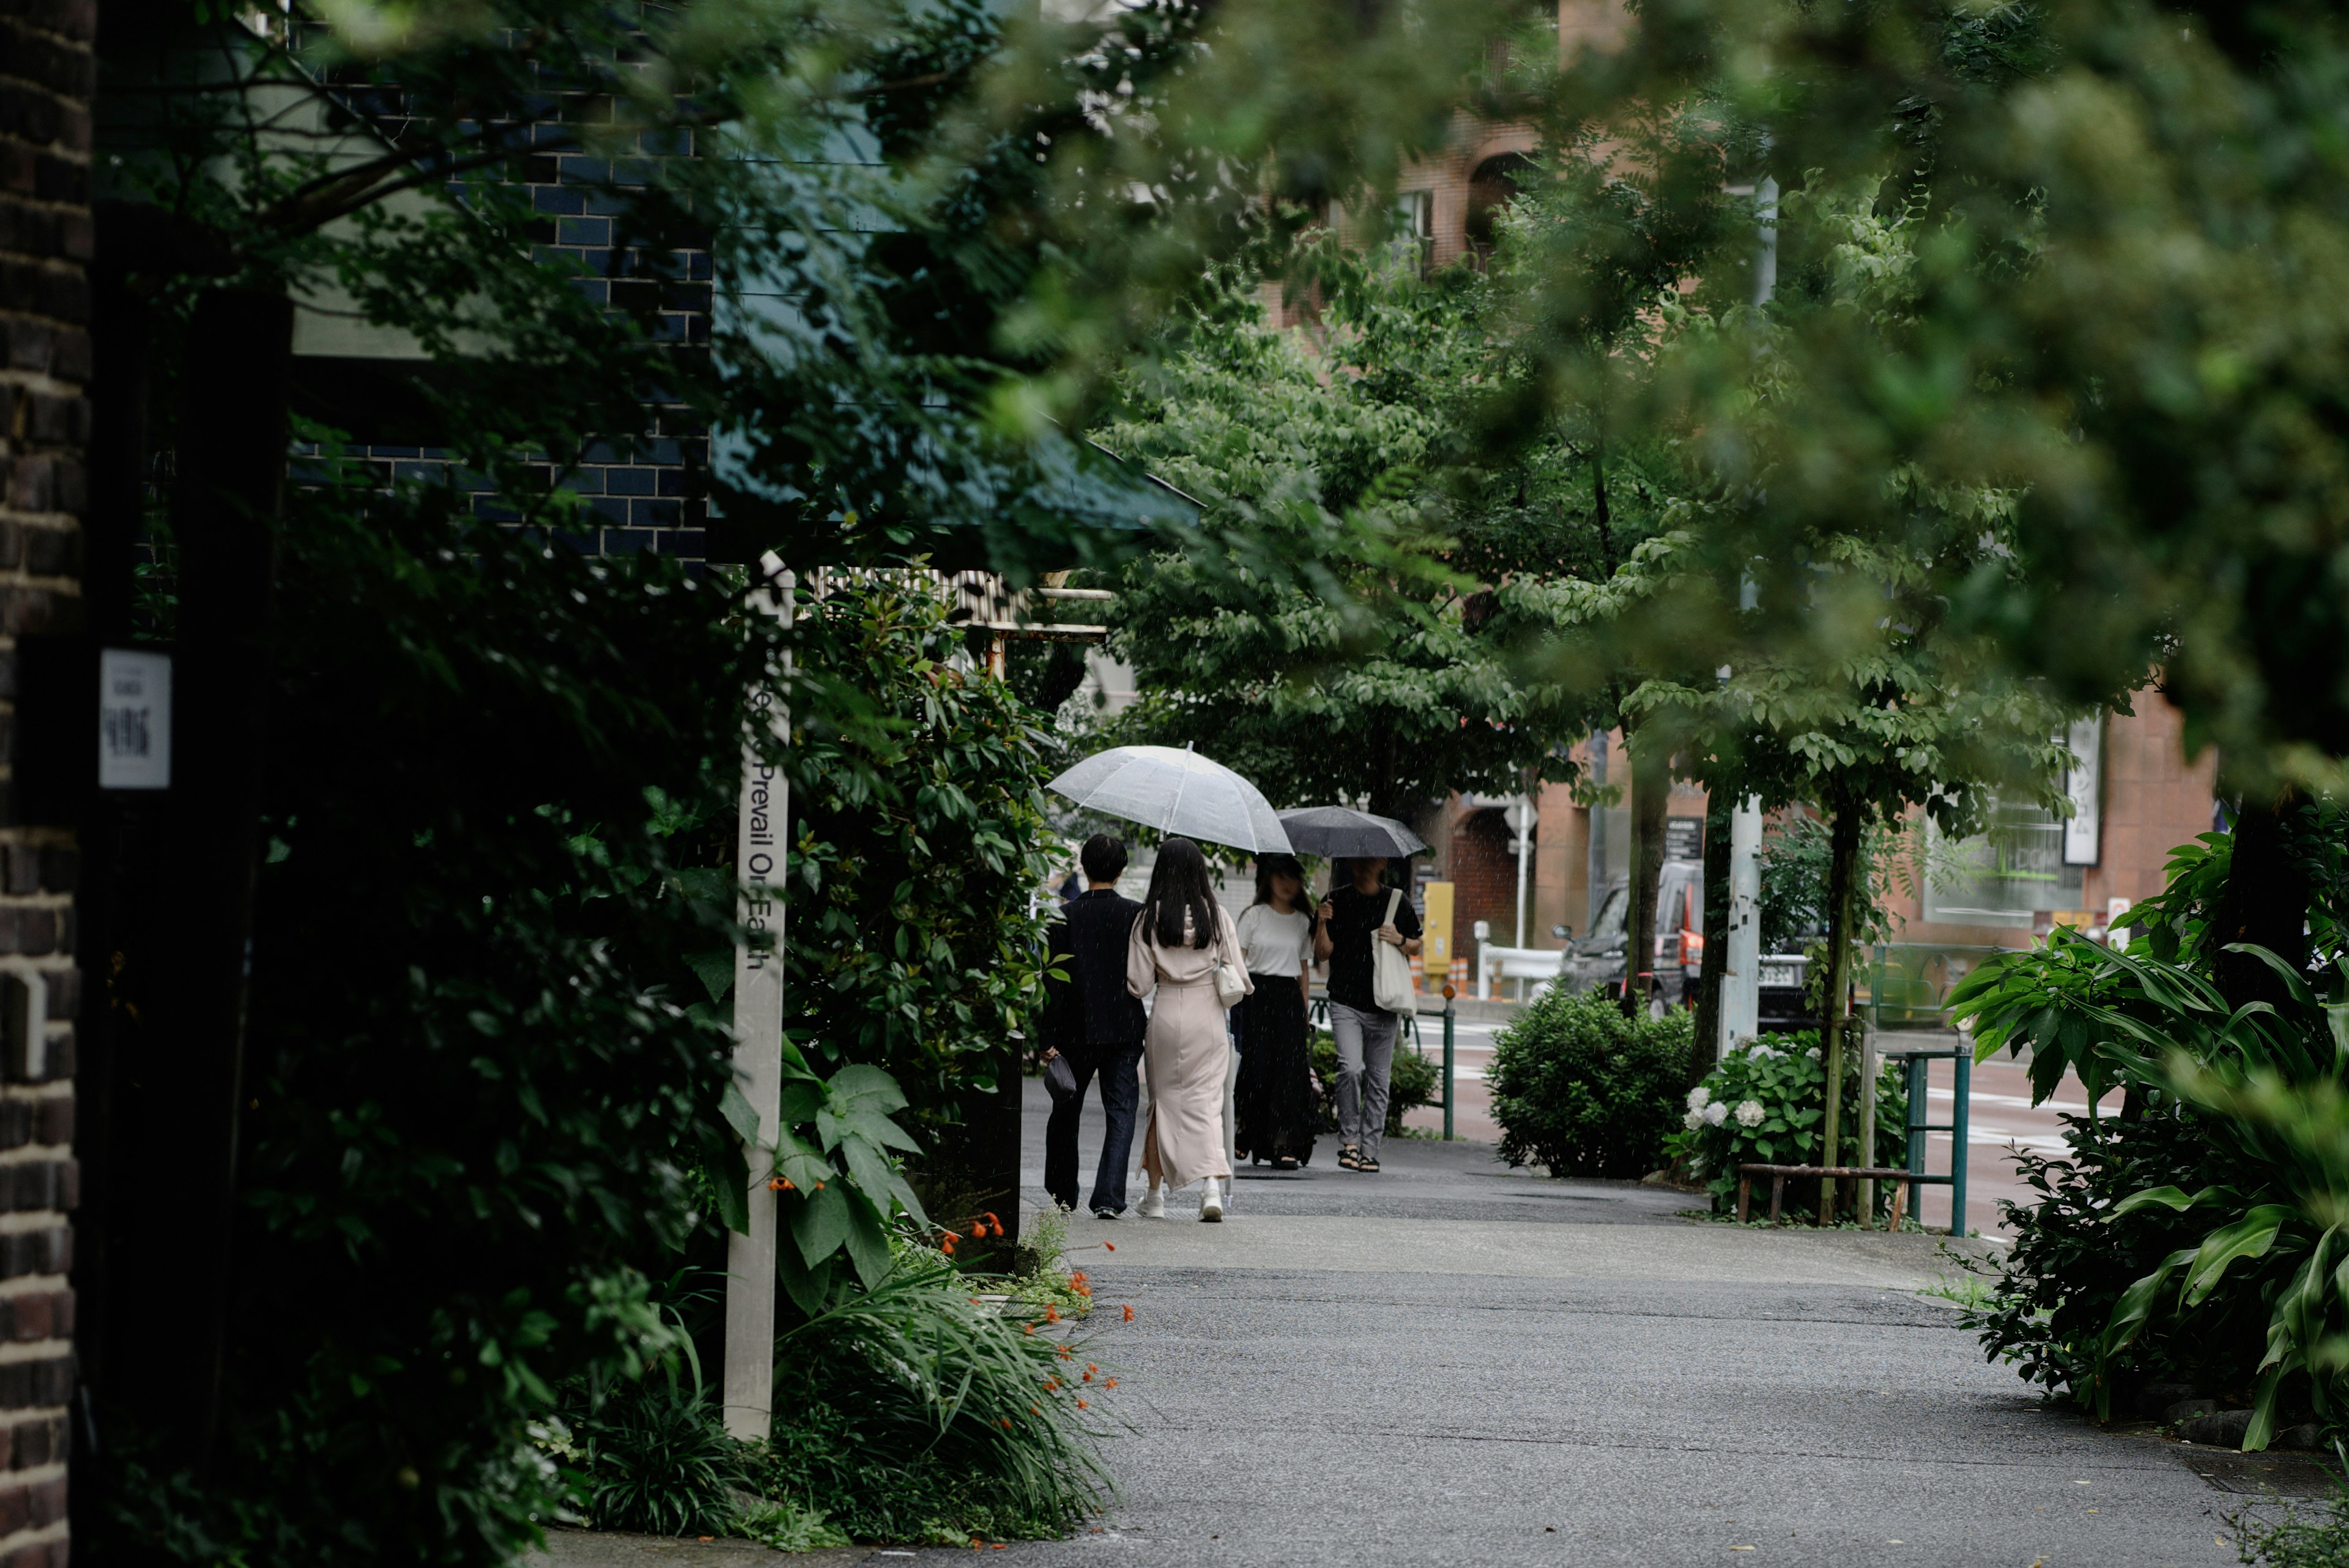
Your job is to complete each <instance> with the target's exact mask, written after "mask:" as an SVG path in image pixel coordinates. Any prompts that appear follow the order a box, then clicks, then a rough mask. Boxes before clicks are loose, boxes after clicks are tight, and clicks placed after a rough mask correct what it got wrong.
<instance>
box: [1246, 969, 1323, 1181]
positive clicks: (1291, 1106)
mask: <svg viewBox="0 0 2349 1568" xmlns="http://www.w3.org/2000/svg"><path fill="white" fill-rule="evenodd" d="M1248 978H1249V979H1250V980H1252V981H1255V982H1256V992H1255V994H1253V995H1251V996H1246V997H1243V998H1241V999H1240V1004H1239V1006H1238V1007H1237V1008H1235V1009H1234V1010H1233V1014H1234V1016H1235V1018H1236V1019H1237V1021H1238V1023H1239V1032H1238V1033H1239V1044H1240V1081H1239V1083H1238V1085H1237V1086H1236V1088H1235V1090H1234V1100H1235V1109H1236V1112H1237V1123H1238V1125H1237V1127H1235V1128H1234V1138H1233V1141H1234V1144H1235V1146H1236V1147H1237V1151H1238V1153H1239V1155H1240V1158H1243V1159H1246V1158H1255V1159H1257V1160H1273V1159H1278V1158H1281V1157H1282V1156H1284V1155H1285V1156H1288V1158H1292V1159H1295V1160H1296V1161H1297V1162H1298V1163H1299V1165H1302V1164H1304V1163H1306V1162H1307V1161H1309V1160H1310V1159H1311V1158H1313V1133H1314V1128H1315V1126H1316V1124H1317V1123H1318V1122H1319V1119H1320V1118H1319V1111H1318V1108H1317V1106H1315V1103H1314V1095H1313V1063H1312V1060H1311V1058H1310V1057H1309V1055H1308V1054H1307V1050H1306V1043H1305V1041H1306V1032H1305V996H1304V993H1303V992H1300V991H1299V989H1298V987H1297V977H1296V976H1295V975H1293V974H1292V975H1286V976H1284V975H1276V974H1252V975H1250V976H1249V977H1248Z"/></svg>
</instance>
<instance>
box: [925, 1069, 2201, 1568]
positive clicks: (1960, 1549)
mask: <svg viewBox="0 0 2349 1568" xmlns="http://www.w3.org/2000/svg"><path fill="white" fill-rule="evenodd" d="M1042 1108H1043V1107H1042V1103H1041V1101H1040V1098H1039V1099H1038V1100H1037V1101H1036V1103H1035V1104H1033V1105H1031V1106H1030V1117H1029V1135H1028V1136H1029V1143H1028V1147H1030V1149H1031V1150H1032V1151H1037V1153H1038V1156H1039V1158H1040V1150H1041V1147H1042V1141H1041V1140H1042V1122H1041V1115H1042ZM1089 1130H1090V1129H1089ZM1088 1142H1089V1144H1090V1142H1091V1140H1090V1139H1089V1140H1088ZM1334 1152H1335V1150H1334V1148H1333V1147H1330V1146H1329V1145H1327V1144H1325V1145H1324V1146H1323V1150H1322V1155H1323V1158H1322V1160H1318V1161H1317V1162H1316V1164H1315V1165H1314V1166H1312V1167H1309V1168H1308V1169H1307V1170H1305V1171H1304V1172H1301V1173H1299V1175H1297V1176H1288V1177H1283V1176H1277V1175H1274V1174H1272V1173H1271V1172H1269V1171H1256V1170H1250V1171H1247V1172H1244V1173H1243V1174H1242V1175H1241V1177H1240V1179H1239V1181H1238V1183H1237V1194H1236V1198H1235V1202H1234V1207H1233V1212H1232V1214H1231V1216H1230V1218H1229V1219H1227V1220H1226V1221H1225V1222H1224V1223H1223V1224H1222V1225H1220V1226H1213V1225H1202V1224H1200V1223H1199V1222H1198V1221H1197V1220H1196V1219H1195V1217H1194V1216H1195V1203H1194V1202H1185V1201H1182V1200H1180V1199H1178V1200H1177V1203H1176V1204H1174V1205H1171V1206H1170V1213H1169V1217H1168V1218H1167V1219H1166V1220H1156V1221H1143V1220H1133V1219H1128V1220H1121V1221H1117V1222H1113V1223H1104V1222H1102V1221H1097V1220H1092V1218H1091V1217H1090V1216H1084V1217H1080V1218H1078V1219H1077V1220H1075V1221H1074V1222H1073V1223H1072V1225H1071V1244H1072V1245H1073V1246H1076V1247H1079V1248H1085V1247H1089V1246H1091V1245H1092V1244H1093V1243H1097V1242H1100V1241H1113V1242H1114V1243H1115V1245H1116V1251H1114V1252H1111V1251H1100V1250H1093V1251H1080V1252H1079V1253H1078V1254H1077V1258H1078V1261H1079V1262H1081V1264H1082V1266H1083V1267H1084V1268H1085V1269H1086V1270H1087V1272H1089V1273H1090V1274H1092V1277H1093V1279H1094V1281H1095V1286H1096V1290H1097V1293H1098V1295H1097V1299H1098V1300H1099V1301H1100V1302H1101V1303H1102V1304H1103V1305H1104V1306H1106V1307H1107V1308H1109V1309H1110V1310H1108V1311H1106V1312H1100V1313H1097V1314H1096V1324H1088V1325H1087V1327H1086V1329H1085V1330H1084V1334H1085V1335H1086V1337H1087V1340H1088V1343H1089V1354H1090V1355H1092V1357H1093V1358H1094V1359H1095V1360H1097V1361H1100V1362H1102V1364H1104V1365H1105V1366H1110V1367H1113V1368H1114V1369H1115V1370H1116V1372H1117V1375H1118V1376H1119V1378H1120V1388H1119V1390H1118V1396H1117V1397H1118V1398H1119V1404H1118V1406H1117V1407H1116V1414H1117V1415H1119V1416H1120V1417H1122V1418H1123V1420H1125V1421H1126V1422H1128V1423H1130V1425H1131V1429H1130V1430H1129V1431H1127V1432H1126V1433H1124V1434H1123V1435H1121V1436H1119V1437H1118V1438H1115V1439H1113V1441H1112V1445H1111V1452H1112V1463H1113V1464H1114V1466H1115V1468H1116V1469H1117V1470H1118V1472H1119V1474H1120V1475H1121V1476H1122V1477H1123V1480H1124V1493H1123V1497H1122V1498H1121V1499H1120V1500H1119V1501H1117V1502H1116V1503H1114V1504H1113V1505H1112V1507H1111V1509H1110V1511H1109V1512H1108V1514H1107V1516H1106V1517H1105V1519H1104V1520H1103V1521H1102V1529H1101V1530H1100V1531H1099V1532H1087V1533H1085V1534H1083V1535H1081V1536H1080V1537H1079V1538H1078V1539H1076V1540H1075V1541H1072V1542H1033V1543H1026V1544H1020V1543H1014V1544H1013V1545H1012V1546H1011V1547H1009V1549H1008V1550H1007V1552H1005V1553H1004V1555H1005V1557H1006V1558H1008V1559H1010V1560H1013V1561H1018V1562H1027V1563H1036V1564H1040V1565H1058V1564H1071V1565H1075V1564H1085V1565H1088V1568H1091V1565H1093V1564H1102V1563H1131V1564H1134V1565H1135V1568H1157V1565H1161V1564H1163V1565H1166V1568H1174V1565H1176V1564H1182V1565H1185V1568H1188V1565H1192V1564H1217V1563H1232V1564H1248V1565H1251V1568H1257V1565H1265V1568H1271V1565H1280V1564H1292V1563H1293V1564H1297V1565H1299V1568H1306V1565H1310V1568H1327V1565H1329V1564H1331V1563H1339V1564H1348V1565H1351V1564H1363V1565H1366V1568H1371V1565H1376V1568H1383V1565H1386V1564H1395V1565H1402V1564H1414V1565H1416V1564H1449V1563H1460V1564H1479V1565H1484V1564H1509V1563H1577V1564H1582V1563H1588V1564H1625V1565H1632V1564H1637V1565H1640V1568H1648V1565H1654V1568H1678V1565H1680V1564H1684V1563H1701V1562H1720V1563H1752V1564H1757V1565H1758V1564H1764V1563H1780V1564H1804V1565H1806V1568H1820V1565H1831V1564H1851V1565H1855V1568H1857V1565H1861V1564H1867V1565H1870V1568H1873V1565H1876V1564H1883V1563H1916V1564H1948V1565H1950V1568H1981V1565H1985V1564H2012V1565H2013V1568H2032V1565H2033V1564H2034V1563H2040V1564H2044V1568H2090V1565H2095V1564H2105V1565H2109V1568H2159V1565H2162V1564H2189V1563H2197V1564H2199V1563H2209V1564H2219V1563H2234V1562H2235V1560H2236V1557H2235V1550H2234V1548H2233V1546H2232V1545H2231V1544H2228V1545H2221V1544H2220V1543H2219V1541H2218V1539H2217V1538H2218V1537H2221V1536H2224V1537H2227V1538H2229V1539H2230V1541H2231V1538H2232V1536H2233V1533H2234V1532H2233V1529H2232V1527H2231V1526H2230V1525H2228V1524H2227V1523H2226V1521H2225V1518H2224V1516H2225V1515H2226V1514H2227V1513H2228V1512H2229V1511H2230V1510H2231V1509H2232V1508H2233V1507H2234V1506H2236V1505H2237V1504H2239V1503H2240V1502H2241V1501H2244V1500H2243V1499H2242V1498H2240V1497H2239V1496H2233V1495H2230V1494H2229V1493H2226V1492H2223V1491H2220V1490H2217V1489H2216V1488H2215V1487H2213V1486H2212V1485H2211V1484H2210V1483H2209V1481H2207V1480H2204V1479H2202V1477H2201V1476H2199V1475H2198V1474H2197V1473H2196V1472H2195V1471H2193V1470H2191V1469H2189V1468H2188V1466H2187V1464H2186V1462H2185V1459H2186V1457H2187V1456H2186V1454H2185V1453H2184V1452H2182V1451H2181V1450H2180V1449H2179V1448H2178V1446H2177V1445H2175V1444H2172V1443H2168V1442H2166V1441H2164V1440H2162V1439H2160V1438H2157V1437H2153V1436H2149V1435H2146V1434H2142V1433H2128V1432H2117V1431H2099V1430H2098V1429H2096V1428H2094V1427H2092V1426H2090V1425H2089V1424H2087V1423H2086V1422H2085V1421H2083V1420H2081V1419H2079V1418H2078V1417H2075V1416H2072V1415H2070V1414H2067V1413H2064V1412H2063V1411H2059V1410H2053V1409H2048V1408H2045V1407H2042V1406H2041V1405H2040V1403H2039V1401H2038V1399H2037V1397H2035V1394H2034V1393H2033V1390H2032V1389H2030V1388H2029V1387H2027V1386H2025V1385H2023V1383H2022V1382H2021V1381H2020V1380H2019V1379H2017V1378H2016V1377H2015V1376H2013V1373H2012V1372H2010V1371H2008V1370H2006V1369H2004V1368H2001V1367H1994V1366H1988V1365H1986V1364H1985V1363H1984V1362H1983V1360H1982V1355H1981V1352H1980V1350H1979V1349H1978V1348H1977V1346H1976V1345H1975V1341H1974V1339H1973V1336H1972V1335H1971V1334H1965V1333H1963V1332H1961V1330H1959V1329H1958V1328H1957V1326H1956V1324H1955V1318H1956V1313H1955V1311H1954V1309H1953V1308H1951V1306H1950V1305H1948V1304H1947V1303H1944V1302H1942V1301H1940V1300H1938V1299H1936V1298H1932V1297H1929V1296H1922V1295H1920V1294H1919V1293H1918V1289H1919V1287H1920V1286H1925V1285H1929V1284H1930V1283H1932V1282H1934V1281H1935V1280H1936V1279H1937V1277H1940V1275H1942V1274H1944V1273H1946V1272H1949V1271H1950V1269H1951V1264H1950V1263H1949V1262H1947V1261H1946V1260H1945V1259H1943V1258H1940V1257H1939V1256H1937V1252H1938V1247H1937V1244H1936V1243H1935V1242H1934V1241H1931V1240H1930V1239H1928V1238H1923V1237H1913V1236H1910V1237H1887V1236H1883V1235H1880V1234H1860V1233H1854V1232H1826V1233H1809V1232H1799V1231H1784V1232H1778V1233H1775V1234H1765V1233H1761V1232H1756V1231H1737V1230H1733V1229H1730V1228H1726V1227H1720V1226H1713V1225H1708V1224H1703V1223H1701V1222H1694V1221H1691V1220H1684V1219H1682V1218H1679V1217H1678V1212H1679V1211H1680V1210H1683V1209H1685V1208H1686V1207H1687V1206H1688V1204H1689V1202H1690V1201H1691V1200H1690V1199H1686V1198H1684V1197H1682V1196H1680V1195H1678V1194H1673V1193H1669V1192H1662V1191H1659V1190H1657V1189H1650V1188H1642V1187H1640V1186H1638V1185H1636V1184H1626V1183H1609V1182H1575V1181H1552V1180H1549V1179H1546V1178H1541V1177H1537V1176H1534V1175H1530V1174H1528V1173H1526V1172H1523V1171H1516V1172H1512V1171H1508V1170H1506V1169H1503V1168H1499V1167H1498V1166H1497V1165H1496V1164H1495V1162H1494V1161H1493V1160H1492V1158H1491V1150H1490V1148H1489V1147H1483V1146H1475V1145H1464V1144H1454V1145H1450V1146H1446V1145H1443V1144H1432V1143H1425V1142H1419V1141H1415V1140H1411V1141H1402V1142H1394V1143H1390V1144H1389V1145H1388V1146H1387V1151H1386V1155H1385V1159H1384V1163H1385V1166H1386V1168H1385V1170H1384V1171H1383V1172H1382V1173H1381V1174H1380V1175H1377V1176H1371V1177H1362V1176H1355V1175H1352V1174H1350V1173H1348V1172H1343V1171H1340V1170H1338V1169H1336V1168H1334V1166H1331V1165H1329V1164H1327V1163H1326V1161H1327V1158H1328V1157H1329V1156H1330V1155H1331V1154H1334ZM1086 1153H1087V1156H1088V1158H1090V1156H1091V1153H1092V1149H1091V1147H1088V1148H1087V1150H1086ZM1031 1185H1033V1180H1032V1177H1031ZM1034 1196H1035V1199H1037V1200H1040V1199H1041V1193H1040V1191H1039V1192H1037V1193H1036V1194H1035V1195H1034ZM1125 1303H1132V1304H1133V1308H1134V1321H1133V1323H1131V1324H1127V1323H1124V1322H1123V1321H1121V1318H1122V1314H1119V1312H1118V1311H1117V1310H1116V1309H1118V1308H1119V1307H1121V1306H1123V1305H1124V1304H1125ZM923 1555H925V1556H936V1557H939V1558H941V1559H943V1558H944V1557H946V1556H947V1554H946V1553H942V1552H941V1553H924V1554H923Z"/></svg>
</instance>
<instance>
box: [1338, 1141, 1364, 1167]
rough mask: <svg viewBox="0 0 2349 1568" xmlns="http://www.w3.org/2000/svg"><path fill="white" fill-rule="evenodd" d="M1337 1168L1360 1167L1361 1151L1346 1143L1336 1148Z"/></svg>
mask: <svg viewBox="0 0 2349 1568" xmlns="http://www.w3.org/2000/svg"><path fill="white" fill-rule="evenodd" d="M1338 1168H1339V1169H1340V1170H1360V1169H1361V1168H1362V1151H1361V1149H1359V1148H1356V1147H1354V1146H1353V1145H1352V1144H1347V1145H1345V1146H1344V1147H1341V1148H1340V1149H1339V1150H1338Z"/></svg>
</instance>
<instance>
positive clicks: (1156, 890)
mask: <svg viewBox="0 0 2349 1568" xmlns="http://www.w3.org/2000/svg"><path fill="white" fill-rule="evenodd" d="M1143 910H1144V917H1143V918H1144V919H1148V920H1149V921H1150V923H1151V928H1152V929H1153V930H1154V931H1155V932H1156V933H1157V937H1158V945H1159V946H1160V947H1162V948H1179V947H1181V946H1182V945H1183V917H1184V916H1185V914H1187V915H1189V916H1190V917H1191V932H1192V940H1191V945H1192V946H1193V947H1195V948H1204V947H1206V946H1207V945H1208V944H1209V943H1211V942H1213V941H1214V940H1216V885H1215V883H1214V882H1213V881H1211V880H1210V879H1209V878H1208V876H1207V857H1206V856H1204V855H1202V854H1200V853H1199V846H1197V845H1195V844H1194V843H1192V842H1191V841H1190V840H1189V839H1187V838H1170V839H1168V840H1167V841H1166V842H1165V843H1164V844H1162V845H1160V846H1158V864H1157V865H1155V866H1154V867H1151V868H1150V896H1149V897H1148V898H1144V899H1143Z"/></svg>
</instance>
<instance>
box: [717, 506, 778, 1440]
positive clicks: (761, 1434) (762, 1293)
mask: <svg viewBox="0 0 2349 1568" xmlns="http://www.w3.org/2000/svg"><path fill="white" fill-rule="evenodd" d="M756 570H757V572H758V574H759V576H760V578H761V587H758V588H757V589H755V590H753V591H752V593H751V595H750V608H751V609H752V611H754V612H755V613H757V614H761V615H769V616H772V617H774V618H776V619H778V620H780V621H781V622H782V624H783V625H785V626H787V627H788V626H789V625H791V623H792V574H791V573H789V572H787V571H785V570H783V564H782V562H781V560H780V559H778V558H777V557H776V556H775V554H774V553H773V552H772V551H769V552H768V553H767V554H765V555H763V556H760V558H759V565H758V566H757V568H756ZM749 722H750V726H751V727H752V728H753V730H754V731H755V729H756V727H757V726H759V725H761V724H764V725H765V726H766V728H767V730H768V732H769V733H771V734H772V735H775V736H777V737H781V736H783V735H785V734H787V733H788V732H789V731H790V718H789V716H788V714H787V713H786V711H784V709H783V706H782V704H781V702H779V701H776V698H775V694H774V693H773V692H771V691H765V690H764V689H759V690H754V691H751V692H750V721H749ZM790 816H791V791H790V784H789V783H788V781H786V780H785V779H784V777H783V775H782V772H781V769H779V768H777V767H776V766H774V765H773V764H772V763H768V762H765V761H763V760H761V757H760V755H759V752H758V748H757V747H755V746H753V745H752V744H750V742H749V740H748V739H747V738H746V739H745V741H744V742H743V745H742V798H741V808H740V816H739V818H738V821H737V827H736V836H735V855H734V877H735V880H736V881H737V882H738V883H740V885H741V889H742V890H741V893H740V898H739V899H738V909H737V913H736V919H738V920H739V921H740V923H741V926H742V928H743V929H744V931H745V932H746V933H748V934H749V936H750V939H751V940H746V941H744V942H743V943H741V944H740V946H738V947H736V948H735V950H734V1076H735V1081H736V1085H737V1086H738V1087H739V1088H740V1090H741V1092H742V1097H743V1098H744V1099H745V1100H747V1101H749V1102H750V1109H751V1110H752V1111H753V1112H754V1113H756V1115H757V1116H758V1136H757V1137H746V1138H745V1139H743V1143H742V1156H743V1160H744V1162H745V1163H746V1164H747V1165H749V1167H750V1193H749V1199H750V1205H749V1206H750V1231H749V1233H748V1234H747V1235H746V1234H743V1233H741V1232H739V1231H730V1232H728V1234H727V1237H726V1373H725V1379H724V1400H725V1414H726V1430H727V1431H728V1432H729V1433H730V1434H731V1435H732V1436H734V1437H736V1438H742V1439H744V1440H746V1441H750V1440H757V1439H760V1438H766V1437H767V1436H769V1435H770V1433H771V1430H772V1428H773V1425H774V1384H775V1246H776V1241H777V1237H776V1225H775V1194H774V1191H773V1189H771V1188H770V1187H768V1185H767V1182H768V1180H769V1179H770V1178H771V1175H772V1172H771V1170H770V1169H769V1167H770V1166H771V1163H772V1160H771V1149H772V1147H773V1143H774V1136H775V1133H776V1131H777V1127H778V1123H779V1122H780V1120H781V1114H782V1112H781V1102H782V1091H783V955H782V940H783V889H782V881H783V846H784V845H785V843H786V842H787V839H786V836H785V829H786V826H787V824H788V822H789V820H790Z"/></svg>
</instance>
